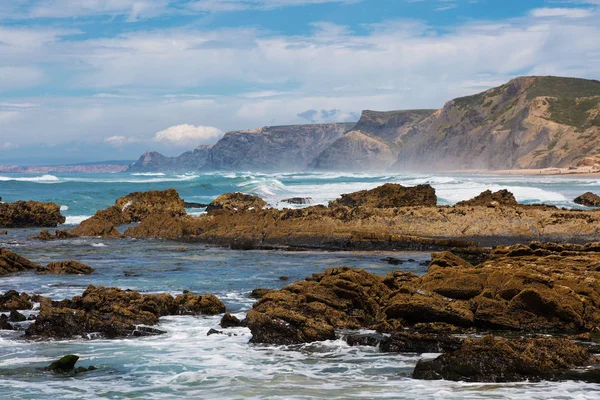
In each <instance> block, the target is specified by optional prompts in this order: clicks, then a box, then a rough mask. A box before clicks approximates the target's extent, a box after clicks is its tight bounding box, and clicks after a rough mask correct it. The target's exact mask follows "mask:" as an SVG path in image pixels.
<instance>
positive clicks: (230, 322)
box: [220, 313, 243, 329]
mask: <svg viewBox="0 0 600 400" xmlns="http://www.w3.org/2000/svg"><path fill="white" fill-rule="evenodd" d="M220 325H221V328H224V329H227V328H234V327H236V326H242V325H243V324H242V321H240V320H239V319H238V317H236V316H235V315H231V314H229V313H225V315H223V318H221V323H220Z"/></svg>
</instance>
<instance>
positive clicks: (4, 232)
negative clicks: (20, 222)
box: [0, 231, 8, 235]
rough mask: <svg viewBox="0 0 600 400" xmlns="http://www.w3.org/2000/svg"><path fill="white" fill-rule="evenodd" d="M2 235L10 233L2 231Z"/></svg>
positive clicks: (0, 232)
mask: <svg viewBox="0 0 600 400" xmlns="http://www.w3.org/2000/svg"><path fill="white" fill-rule="evenodd" d="M0 235H8V231H0Z"/></svg>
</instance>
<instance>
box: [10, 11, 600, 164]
mask: <svg viewBox="0 0 600 400" xmlns="http://www.w3.org/2000/svg"><path fill="white" fill-rule="evenodd" d="M523 75H559V76H574V77H581V78H590V79H600V0H526V1H525V0H78V1H72V0H0V165H6V164H29V165H36V164H38V165H40V164H56V163H76V162H85V161H99V160H134V159H137V158H138V157H139V155H140V154H141V153H142V152H144V151H147V150H157V151H161V152H162V153H164V154H166V155H176V154H180V153H182V152H184V151H187V150H191V149H193V148H194V147H196V146H198V145H200V144H210V143H215V142H216V141H217V140H218V139H219V138H220V137H221V136H222V135H223V134H224V133H225V132H227V131H230V130H239V129H252V128H257V127H261V126H269V125H287V124H301V123H320V122H351V121H357V120H358V118H359V117H360V113H361V111H362V110H364V109H371V110H380V111H385V110H397V109H414V108H440V107H442V106H443V104H444V103H445V102H446V101H448V100H450V99H452V98H455V97H459V96H464V95H468V94H473V93H477V92H480V91H483V90H485V89H488V88H491V87H494V86H498V85H501V84H503V83H505V82H506V81H508V80H510V79H511V78H514V77H517V76H523Z"/></svg>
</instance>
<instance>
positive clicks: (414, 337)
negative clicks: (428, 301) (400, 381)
mask: <svg viewBox="0 0 600 400" xmlns="http://www.w3.org/2000/svg"><path fill="white" fill-rule="evenodd" d="M462 344H463V340H462V339H459V338H456V337H453V336H450V335H446V334H431V333H413V332H402V331H400V332H394V333H393V334H392V335H391V336H390V337H388V338H386V339H384V340H383V341H382V342H381V344H380V349H381V351H384V352H387V353H446V352H449V351H456V350H459V349H460V348H461V346H462Z"/></svg>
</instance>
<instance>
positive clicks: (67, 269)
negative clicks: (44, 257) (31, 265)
mask: <svg viewBox="0 0 600 400" xmlns="http://www.w3.org/2000/svg"><path fill="white" fill-rule="evenodd" d="M92 272H94V268H92V267H90V266H89V265H86V264H84V263H80V262H78V261H74V260H68V261H57V262H51V263H49V264H48V265H46V266H45V267H40V268H38V269H37V270H36V274H57V275H89V274H91V273H92Z"/></svg>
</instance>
